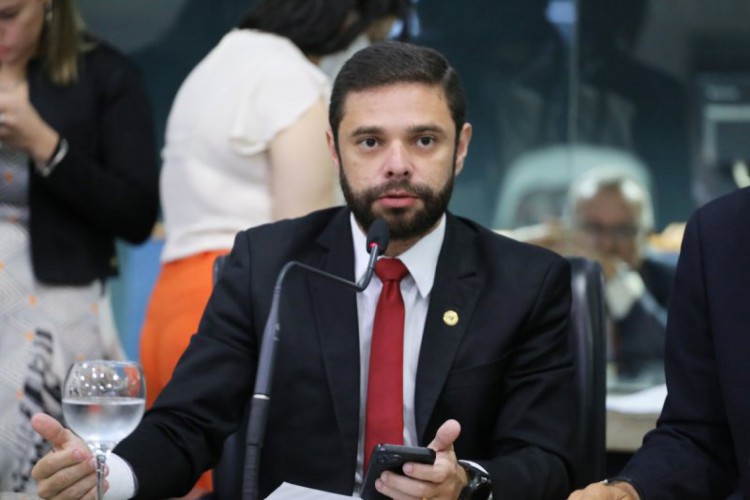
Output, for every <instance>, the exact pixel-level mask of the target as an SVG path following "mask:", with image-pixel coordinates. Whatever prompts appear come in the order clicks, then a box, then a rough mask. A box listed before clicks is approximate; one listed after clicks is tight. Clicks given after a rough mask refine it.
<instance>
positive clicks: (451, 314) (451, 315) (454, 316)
mask: <svg viewBox="0 0 750 500" xmlns="http://www.w3.org/2000/svg"><path fill="white" fill-rule="evenodd" d="M443 323H445V324H446V325H448V326H456V324H457V323H458V313H457V312H456V311H454V310H453V309H448V310H447V311H445V313H443Z"/></svg>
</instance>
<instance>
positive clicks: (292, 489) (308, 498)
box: [266, 483, 352, 500]
mask: <svg viewBox="0 0 750 500" xmlns="http://www.w3.org/2000/svg"><path fill="white" fill-rule="evenodd" d="M266 499H267V500H335V499H339V500H341V499H346V500H351V499H352V497H351V496H346V495H339V494H337V493H329V492H327V491H320V490H314V489H312V488H305V487H304V486H297V485H296V484H291V483H282V484H281V486H279V487H278V488H276V490H275V491H274V492H273V493H271V494H270V495H268V496H267V497H266Z"/></svg>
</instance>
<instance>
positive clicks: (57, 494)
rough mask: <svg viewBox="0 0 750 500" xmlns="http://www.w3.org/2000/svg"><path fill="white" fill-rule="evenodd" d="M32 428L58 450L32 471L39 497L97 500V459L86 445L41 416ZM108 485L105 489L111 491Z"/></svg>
mask: <svg viewBox="0 0 750 500" xmlns="http://www.w3.org/2000/svg"><path fill="white" fill-rule="evenodd" d="M31 426H32V427H33V428H34V430H35V431H36V432H37V434H39V435H40V436H42V437H43V438H44V439H45V440H46V441H48V442H50V443H51V444H52V446H53V447H54V449H53V451H51V452H49V453H48V454H47V455H45V456H44V457H42V459H41V460H39V462H37V463H36V465H35V466H34V468H33V469H32V470H31V476H32V477H33V478H34V480H36V481H37V483H38V488H37V489H38V494H39V496H40V497H42V498H47V499H63V498H65V499H68V498H85V499H94V498H96V458H94V457H93V455H92V454H91V451H89V448H88V446H86V443H84V442H83V440H81V439H80V438H79V437H78V436H76V435H75V434H73V433H72V432H71V431H69V430H68V429H66V428H64V427H63V426H62V425H61V424H60V422H58V421H57V420H55V419H54V418H52V417H50V416H49V415H45V414H44V413H37V414H36V415H34V417H33V418H32V419H31ZM107 486H108V485H107V483H106V481H105V484H104V488H105V490H106V489H107Z"/></svg>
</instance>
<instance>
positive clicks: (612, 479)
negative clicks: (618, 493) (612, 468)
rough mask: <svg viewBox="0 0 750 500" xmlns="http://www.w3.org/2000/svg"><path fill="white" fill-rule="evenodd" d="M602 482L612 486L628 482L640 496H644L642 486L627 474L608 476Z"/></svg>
mask: <svg viewBox="0 0 750 500" xmlns="http://www.w3.org/2000/svg"><path fill="white" fill-rule="evenodd" d="M601 483H602V484H604V485H607V486H612V485H615V484H617V483H628V484H629V485H630V486H632V487H633V489H634V490H635V492H636V493H637V494H638V498H643V492H642V491H641V488H640V487H639V486H638V484H636V483H635V481H633V480H632V479H630V478H629V477H627V476H614V477H608V478H606V479H603V480H602V481H601Z"/></svg>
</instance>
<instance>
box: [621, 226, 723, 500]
mask: <svg viewBox="0 0 750 500" xmlns="http://www.w3.org/2000/svg"><path fill="white" fill-rule="evenodd" d="M700 214H701V212H698V214H697V215H696V216H694V217H693V218H692V219H691V221H690V222H689V223H688V226H687V228H686V231H685V237H684V241H683V246H682V250H681V254H680V259H679V262H678V265H677V273H676V276H675V282H674V288H673V293H672V298H671V303H670V309H669V323H668V325H667V333H666V353H665V370H666V374H667V389H668V396H667V399H666V402H665V404H664V408H663V410H662V414H661V416H660V418H659V422H658V424H657V429H656V430H654V431H652V432H650V433H649V434H647V435H646V437H645V438H644V444H643V447H642V448H641V450H640V451H639V452H638V453H637V454H636V455H635V457H634V458H633V459H632V460H631V461H630V463H629V464H628V465H627V466H626V468H625V469H624V470H623V475H624V476H627V477H630V478H632V479H633V480H634V482H635V483H636V484H637V485H638V486H639V487H640V488H641V490H642V491H643V493H644V496H645V497H646V499H652V498H725V497H727V496H728V495H729V494H731V493H732V490H733V488H734V486H735V485H736V478H737V474H738V471H737V470H736V465H734V459H733V454H734V451H733V449H734V447H733V444H732V438H731V435H730V432H729V428H728V425H727V420H726V419H727V414H726V410H725V407H724V400H723V398H722V390H721V387H720V382H719V376H718V369H717V361H716V359H715V357H714V352H715V347H714V338H713V333H714V332H713V331H712V327H711V320H710V313H709V304H708V301H709V297H708V292H707V288H708V287H707V281H708V280H710V273H708V272H707V269H706V264H707V259H706V256H705V255H704V246H705V241H704V240H703V230H702V227H701V218H700ZM714 257H715V255H714Z"/></svg>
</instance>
